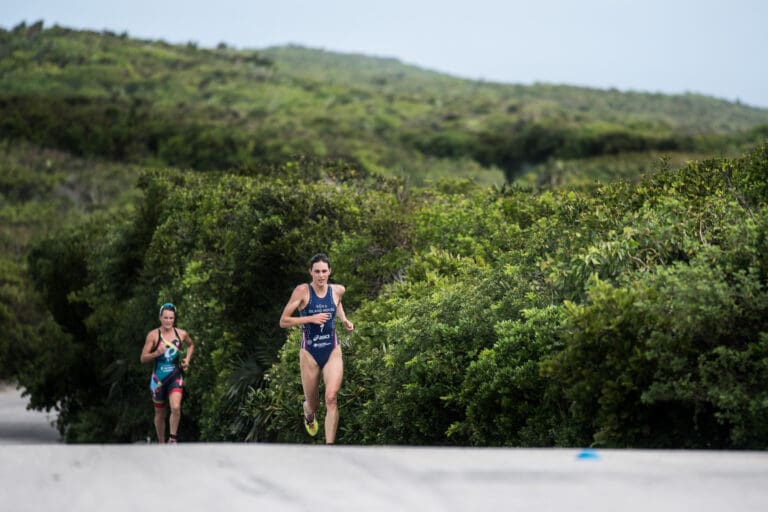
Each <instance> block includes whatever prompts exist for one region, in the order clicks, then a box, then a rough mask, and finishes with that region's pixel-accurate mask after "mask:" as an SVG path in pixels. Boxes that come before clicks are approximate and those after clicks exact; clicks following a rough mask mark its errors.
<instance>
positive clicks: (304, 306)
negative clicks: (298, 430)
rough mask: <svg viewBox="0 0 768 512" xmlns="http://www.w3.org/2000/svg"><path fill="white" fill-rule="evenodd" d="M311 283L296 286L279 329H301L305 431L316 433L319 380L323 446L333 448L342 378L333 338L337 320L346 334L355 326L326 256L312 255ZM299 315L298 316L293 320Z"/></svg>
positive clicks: (336, 346)
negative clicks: (332, 280)
mask: <svg viewBox="0 0 768 512" xmlns="http://www.w3.org/2000/svg"><path fill="white" fill-rule="evenodd" d="M309 275H310V276H312V282H311V283H305V284H300V285H298V286H296V288H295V289H294V290H293V293H292V294H291V298H290V299H289V300H288V303H287V304H286V305H285V308H284V309H283V314H282V316H281V317H280V327H283V328H287V327H295V326H301V330H302V336H301V350H300V352H299V368H300V370H301V385H302V387H303V388H304V406H303V407H304V427H305V428H306V430H307V433H309V435H310V436H315V435H316V434H317V431H318V424H317V418H316V417H315V415H316V413H317V409H318V407H319V406H320V376H321V375H322V377H323V383H324V384H325V409H326V412H325V442H326V444H334V442H335V441H336V429H337V428H338V426H339V405H338V402H337V396H336V395H337V394H338V392H339V389H340V388H341V381H342V378H343V376H344V362H343V360H342V356H341V345H340V344H339V340H338V338H337V336H336V328H335V325H336V324H335V322H336V319H337V318H338V319H339V321H341V323H342V324H344V327H345V328H346V329H347V331H352V330H353V329H354V328H355V326H354V325H353V324H352V322H350V321H349V319H348V318H347V317H346V315H345V314H344V307H343V306H342V305H341V298H342V297H343V296H344V291H345V288H344V286H342V285H340V284H331V283H329V282H328V278H329V277H330V276H331V264H330V261H329V259H328V256H326V255H325V254H322V253H320V254H315V255H314V256H312V258H311V259H310V260H309ZM296 311H298V312H299V316H293V314H294V312H296Z"/></svg>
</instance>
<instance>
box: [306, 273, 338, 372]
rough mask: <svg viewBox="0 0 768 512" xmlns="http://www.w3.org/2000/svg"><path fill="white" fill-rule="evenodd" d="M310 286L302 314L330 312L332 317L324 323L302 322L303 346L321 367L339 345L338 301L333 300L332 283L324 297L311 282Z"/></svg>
mask: <svg viewBox="0 0 768 512" xmlns="http://www.w3.org/2000/svg"><path fill="white" fill-rule="evenodd" d="M307 286H308V287H309V302H308V303H307V305H306V306H304V309H302V310H301V311H299V314H300V315H301V316H312V315H314V314H317V313H330V314H331V317H330V318H329V319H328V321H327V322H325V323H324V324H322V325H317V324H311V323H310V324H302V325H301V330H302V335H301V348H303V349H306V350H307V351H308V352H309V353H310V355H311V356H312V357H313V358H314V359H315V361H317V364H318V365H319V366H320V368H323V367H324V366H325V364H326V363H327V362H328V358H329V357H330V356H331V352H333V349H334V348H336V347H337V346H338V345H339V340H338V338H337V337H336V325H335V321H336V303H335V302H334V301H333V290H332V289H331V285H330V284H329V285H328V286H327V290H328V291H327V292H326V293H325V296H324V297H318V295H317V294H316V293H315V290H314V288H312V285H311V284H308V285H307Z"/></svg>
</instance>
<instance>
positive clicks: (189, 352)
mask: <svg viewBox="0 0 768 512" xmlns="http://www.w3.org/2000/svg"><path fill="white" fill-rule="evenodd" d="M183 332H184V334H183V335H182V337H181V341H182V342H184V344H185V345H186V346H187V355H186V357H185V358H184V360H183V361H182V362H181V367H182V368H183V369H185V370H186V369H188V368H189V362H190V361H191V360H192V353H193V352H194V351H195V342H194V341H192V337H191V336H190V335H189V333H188V332H187V331H183Z"/></svg>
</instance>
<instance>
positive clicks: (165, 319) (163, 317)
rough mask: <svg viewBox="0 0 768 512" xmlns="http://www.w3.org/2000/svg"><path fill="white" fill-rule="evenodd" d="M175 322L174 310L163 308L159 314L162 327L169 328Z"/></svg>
mask: <svg viewBox="0 0 768 512" xmlns="http://www.w3.org/2000/svg"><path fill="white" fill-rule="evenodd" d="M175 322H176V312H175V311H171V310H170V309H164V310H163V312H162V313H161V314H160V323H161V324H162V325H163V328H164V329H171V328H172V327H173V324H174V323H175Z"/></svg>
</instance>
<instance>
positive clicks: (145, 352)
mask: <svg viewBox="0 0 768 512" xmlns="http://www.w3.org/2000/svg"><path fill="white" fill-rule="evenodd" d="M154 333H155V331H149V333H147V338H146V340H144V348H143V349H142V350H141V356H140V357H139V361H141V362H142V363H151V362H152V361H154V360H155V359H157V358H158V357H160V356H161V355H163V354H164V353H165V349H164V348H161V347H160V344H159V343H158V346H157V347H155V346H154V345H155V338H153V337H152V335H153V334H154Z"/></svg>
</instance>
